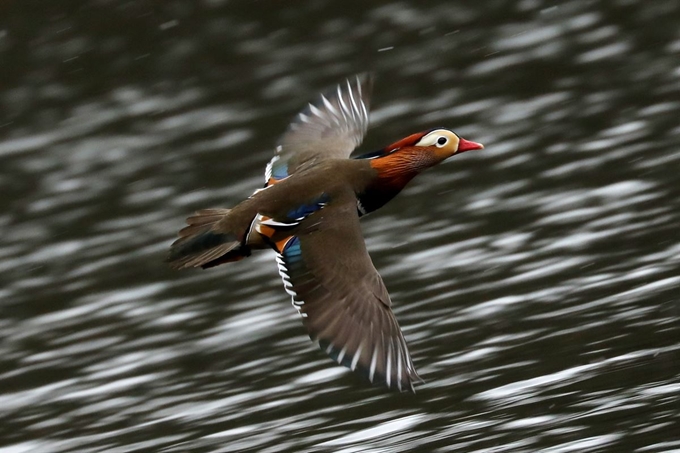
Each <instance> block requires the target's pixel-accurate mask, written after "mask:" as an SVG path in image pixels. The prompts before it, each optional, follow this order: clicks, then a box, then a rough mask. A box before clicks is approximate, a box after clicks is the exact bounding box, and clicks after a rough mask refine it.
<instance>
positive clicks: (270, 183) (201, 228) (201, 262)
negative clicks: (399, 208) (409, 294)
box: [168, 76, 483, 392]
mask: <svg viewBox="0 0 680 453" xmlns="http://www.w3.org/2000/svg"><path fill="white" fill-rule="evenodd" d="M370 88H371V78H370V77H368V76H356V77H354V78H352V79H351V80H350V79H348V80H346V81H345V82H344V83H341V84H340V85H338V86H337V87H336V88H334V89H333V90H330V91H328V92H326V93H323V94H322V95H320V96H319V97H318V98H317V99H316V100H315V101H314V102H311V103H310V104H309V105H308V106H307V107H306V108H305V109H304V110H303V111H302V112H301V113H299V114H298V115H297V116H296V117H295V118H294V120H293V121H292V123H291V124H290V125H289V127H288V129H287V130H286V131H285V133H284V134H283V136H282V137H281V139H280V141H279V144H278V146H277V147H276V154H275V155H274V157H273V158H272V159H271V161H270V162H269V164H268V165H267V168H266V172H265V184H264V187H263V188H260V189H257V190H256V191H255V193H253V195H252V196H251V197H250V198H248V199H246V200H245V201H242V202H241V203H239V204H238V205H236V206H235V207H234V208H232V209H204V210H200V211H198V212H196V213H195V214H194V215H193V216H191V217H189V218H188V219H187V224H188V226H186V227H185V228H183V229H182V230H180V231H179V238H178V239H177V240H176V241H175V242H174V243H173V244H172V246H171V249H170V255H169V259H168V261H169V263H170V266H171V267H173V268H175V269H185V268H194V267H201V268H204V269H205V268H210V267H213V266H217V265H219V264H222V263H227V262H232V261H238V260H240V259H242V258H245V257H247V256H249V255H250V254H251V251H252V250H257V249H266V248H272V249H274V251H275V252H276V261H277V263H278V268H279V272H280V274H281V277H282V279H283V286H284V289H285V290H286V292H288V294H290V295H291V296H292V299H293V306H294V307H295V308H296V309H297V310H298V312H299V313H300V315H301V316H302V321H303V323H304V325H305V327H306V328H307V331H308V332H309V336H310V337H311V338H312V340H314V341H317V342H318V344H319V346H320V347H321V349H322V350H324V351H325V352H326V353H327V354H328V355H330V357H331V358H333V359H334V360H335V361H336V362H338V363H339V364H341V365H344V366H346V367H348V368H350V369H351V370H353V371H356V372H359V373H360V374H363V375H364V376H365V377H367V378H368V380H369V381H371V382H372V383H374V384H382V385H385V386H387V387H388V388H391V389H394V388H396V389H398V390H399V391H404V390H410V391H412V392H413V391H414V388H413V385H414V383H416V382H422V380H421V379H420V377H419V376H418V373H417V372H416V370H415V367H414V365H413V361H412V360H411V356H410V354H409V351H408V347H407V346H406V340H405V339H404V335H403V334H402V332H401V329H400V328H399V324H398V323H397V320H396V318H395V316H394V313H393V312H392V309H391V305H392V302H391V300H390V296H389V294H388V292H387V289H386V288H385V284H384V283H383V280H382V278H381V277H380V275H379V274H378V271H377V270H376V269H375V267H374V266H373V263H372V262H371V258H370V256H369V255H368V252H367V251H366V246H365V244H364V239H363V237H362V234H361V229H360V226H359V218H360V217H362V216H364V215H366V214H369V213H371V212H373V211H375V210H377V209H378V208H380V207H382V206H383V205H385V203H387V202H388V201H389V200H391V199H392V198H393V197H394V196H395V195H397V194H398V193H399V192H400V191H401V190H402V189H403V188H404V186H406V184H407V183H408V182H409V181H410V180H411V179H412V178H413V177H414V176H416V175H417V174H418V173H420V172H421V171H423V170H425V169H427V168H429V167H433V166H435V165H437V164H439V163H440V162H442V161H443V160H445V159H447V158H449V157H451V156H453V155H454V154H460V153H462V152H465V151H469V150H474V149H482V148H483V146H482V145H481V144H479V143H475V142H471V141H468V140H465V139H463V138H461V137H459V136H458V135H456V134H455V133H454V132H453V131H451V130H449V129H446V128H435V129H430V130H427V131H424V132H419V133H416V134H413V135H409V136H408V137H406V138H403V139H401V140H399V141H397V142H395V143H393V144H391V145H389V146H387V147H385V148H383V149H381V150H379V151H375V152H371V153H368V154H364V155H359V156H356V157H353V158H351V157H350V154H351V153H352V152H353V151H354V150H355V148H357V146H359V144H360V143H361V142H362V140H363V137H364V134H365V133H366V130H367V128H368V112H369V98H370Z"/></svg>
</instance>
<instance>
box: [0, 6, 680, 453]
mask: <svg viewBox="0 0 680 453" xmlns="http://www.w3.org/2000/svg"><path fill="white" fill-rule="evenodd" d="M367 4H368V5H369V6H366V5H367ZM678 23H680V3H678V2H677V1H675V0H655V1H653V2H652V1H644V0H618V1H611V2H603V1H580V2H552V1H547V0H545V1H543V0H521V1H514V0H512V1H510V0H490V1H487V2H476V3H475V4H472V3H469V2H462V1H460V2H453V1H450V0H438V1H436V0H435V1H396V2H364V3H363V4H360V3H358V2H357V3H356V4H355V3H352V2H333V1H327V0H309V1H289V2H282V1H281V2H276V1H269V0H261V1H229V0H200V1H178V0H170V1H164V2H157V1H152V0H139V1H122V0H89V1H87V0H86V1H69V0H50V1H46V0H45V1H18V0H16V1H12V0H6V1H3V2H2V3H1V4H0V194H1V196H0V231H2V234H1V235H0V310H1V313H2V314H1V316H0V447H1V448H0V452H3V453H5V452H6V453H9V452H11V453H21V452H74V451H91V452H98V451H121V452H122V451H126V452H142V451H163V452H201V451H206V452H207V451H216V452H219V451H224V452H233V451H241V452H248V451H261V452H301V451H314V452H322V451H341V452H398V451H404V452H411V451H437V452H445V451H469V452H473V451H474V452H491V451H493V452H535V451H538V450H541V451H548V452H571V451H588V452H599V451H616V452H620V451H635V452H662V451H671V450H674V451H678V449H680V435H678V433H679V432H680V382H679V381H680V377H679V376H680V322H679V321H678V318H679V317H680V272H679V270H680V241H679V239H680V234H679V233H678V224H679V223H680V176H679V169H680V168H679V166H680V121H679V118H680V28H679V27H678ZM366 70H372V71H374V72H375V73H376V84H375V89H374V96H373V111H372V115H371V119H372V126H371V129H370V130H369V134H368V137H367V139H366V141H365V142H364V146H363V147H362V150H365V151H369V150H372V149H377V148H380V147H382V146H385V145H386V144H388V143H391V142H393V141H395V140H397V139H399V138H401V137H403V136H406V135H408V134H411V133H413V132H417V131H419V130H423V129H427V128H430V127H434V126H446V127H451V128H453V129H454V130H455V131H456V132H458V133H459V134H460V135H462V136H464V137H466V138H468V139H470V140H474V141H479V142H482V143H484V144H485V145H486V149H485V150H483V151H481V152H474V153H473V152H471V153H466V154H464V155H462V156H457V157H455V158H454V159H451V160H450V161H448V162H446V163H445V164H443V165H440V166H439V167H437V168H435V169H433V170H431V171H429V172H427V173H425V174H423V175H421V176H420V177H419V178H417V179H416V180H415V181H414V182H412V183H411V185H410V186H409V187H408V188H407V189H406V190H405V191H404V192H403V193H402V194H401V195H400V196H399V197H398V198H397V199H395V200H394V201H392V202H391V203H390V204H388V205H387V206H386V207H385V208H383V209H382V210H381V212H378V213H376V214H374V215H371V216H369V217H368V218H366V219H365V220H364V221H363V227H364V234H365V237H366V242H367V246H368V248H369V250H370V252H371V255H372V257H373V260H374V262H375V265H376V267H377V268H378V270H379V271H380V272H381V274H382V275H383V278H384V280H385V283H386V285H387V287H388V288H389V290H390V292H391V295H392V299H393V302H394V311H395V312H396V315H397V318H398V319H399V321H400V324H401V326H402V328H403V330H404V333H405V335H406V338H407V340H408V341H409V344H410V350H411V353H412V356H413V359H414V361H415V364H416V366H417V368H418V370H419V372H420V374H421V375H422V376H423V377H424V378H425V380H426V381H427V382H426V384H424V385H422V386H420V387H418V389H417V390H418V393H417V394H416V395H409V394H401V395H400V394H395V393H386V392H385V391H383V390H381V389H375V388H372V387H370V386H369V385H366V384H365V383H364V382H362V381H361V380H359V379H358V378H357V377H356V376H354V375H353V374H352V373H350V372H348V371H346V370H345V369H344V368H341V367H338V366H335V365H334V364H333V363H332V362H331V361H330V360H329V359H328V358H327V357H326V356H325V354H323V352H321V351H320V350H318V349H317V348H316V346H315V345H314V344H312V343H311V342H310V341H309V338H308V337H307V335H306V333H305V330H304V328H303V327H302V325H301V322H300V320H299V317H298V315H297V313H296V311H295V310H294V309H293V308H292V307H291V305H290V300H289V297H288V296H287V294H286V293H285V292H284V291H283V289H282V285H281V282H280V278H279V276H278V273H277V269H276V265H275V263H274V260H273V254H272V253H269V252H267V253H260V254H258V255H256V256H254V257H252V258H251V259H249V260H246V261H243V262H240V263H235V264H230V265H225V266H222V267H219V268H215V269H212V270H210V271H187V272H173V271H170V270H169V269H168V268H167V266H166V265H165V263H164V262H163V260H164V258H165V254H166V251H167V249H168V246H169V244H170V243H171V242H172V241H173V239H174V237H175V234H176V231H177V230H178V229H179V228H180V227H181V226H182V225H183V223H184V218H185V217H186V216H187V215H188V214H190V213H191V212H193V211H194V210H195V209H199V208H205V207H230V206H233V205H234V204H236V203H237V202H239V201H240V200H241V199H243V198H245V197H247V196H248V195H249V194H250V193H251V192H252V191H253V190H254V189H255V188H257V187H260V186H261V184H262V180H263V171H264V166H265V164H266V162H267V161H268V160H269V158H270V157H271V155H272V153H273V145H274V143H275V141H276V139H277V137H278V135H279V134H280V133H281V132H282V131H283V130H284V128H285V127H286V125H287V123H288V121H289V120H290V119H291V117H292V116H293V115H294V114H295V113H296V112H297V111H298V110H299V109H301V108H302V107H303V106H304V104H305V103H306V102H307V101H308V100H310V99H311V98H313V97H314V96H315V95H316V93H317V92H318V91H320V90H322V89H324V88H326V87H328V86H331V85H334V84H336V83H337V82H339V81H341V80H342V79H343V78H344V77H345V76H347V75H351V74H353V73H356V72H362V71H366Z"/></svg>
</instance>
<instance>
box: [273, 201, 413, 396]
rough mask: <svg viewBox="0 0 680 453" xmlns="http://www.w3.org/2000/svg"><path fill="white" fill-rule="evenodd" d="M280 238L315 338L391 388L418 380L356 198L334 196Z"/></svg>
mask: <svg viewBox="0 0 680 453" xmlns="http://www.w3.org/2000/svg"><path fill="white" fill-rule="evenodd" d="M293 234H294V235H293V236H290V238H288V239H287V240H286V241H279V242H278V244H277V245H278V248H279V251H280V254H279V255H278V256H277V261H278V263H279V271H280V273H281V276H282V278H283V284H284V287H285V289H286V291H287V292H288V293H289V294H291V296H292V297H293V305H294V306H295V307H296V308H297V309H298V310H299V312H300V314H301V315H302V319H303V322H304V325H305V327H306V328H307V330H308V331H309V335H310V337H311V338H312V340H315V341H318V342H319V345H320V347H321V348H322V349H323V350H324V351H325V352H326V353H327V354H329V355H330V356H331V358H333V359H334V360H336V361H337V362H338V363H340V364H342V365H344V366H346V367H348V368H350V369H351V370H353V371H357V372H359V373H361V374H363V375H364V376H366V377H367V378H368V379H369V380H370V381H371V382H374V383H384V384H385V385H387V387H389V388H397V389H399V390H400V391H403V390H411V391H413V383H414V382H416V381H420V380H421V379H420V378H419V376H418V374H417V373H416V370H415V367H414V365H413V362H412V361H411V357H410V355H409V352H408V348H407V346H406V340H405V339H404V335H403V334H402V332H401V329H400V328H399V324H398V323H397V320H396V318H395V317H394V313H392V310H391V308H390V306H391V301H390V297H389V294H388V293H387V289H386V288H385V285H384V283H383V281H382V278H380V275H379V274H378V272H377V271H376V269H375V267H374V266H373V263H372V262H371V258H370V256H369V255H368V252H367V251H366V246H365V245H364V240H363V237H362V235H361V229H360V227H359V217H358V214H357V209H356V204H355V203H353V202H344V203H343V204H341V205H340V206H334V205H333V202H331V203H329V204H328V205H327V206H323V207H322V208H321V209H320V210H319V211H317V212H315V213H314V214H312V215H310V216H308V217H307V218H305V219H304V220H303V221H302V222H301V223H300V225H299V227H297V228H295V230H294V231H293Z"/></svg>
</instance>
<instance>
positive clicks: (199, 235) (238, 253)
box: [167, 209, 250, 269]
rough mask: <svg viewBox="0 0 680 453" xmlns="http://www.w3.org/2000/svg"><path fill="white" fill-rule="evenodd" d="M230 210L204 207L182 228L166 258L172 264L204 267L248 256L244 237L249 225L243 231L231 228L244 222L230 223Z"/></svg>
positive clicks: (174, 267) (173, 265)
mask: <svg viewBox="0 0 680 453" xmlns="http://www.w3.org/2000/svg"><path fill="white" fill-rule="evenodd" d="M230 213H232V210H231V209H202V210H200V211H197V212H196V213H195V214H194V215H192V216H191V217H189V218H187V224H188V225H187V226H186V227H184V228H182V229H181V230H180V231H179V238H178V239H177V240H176V241H175V242H173V243H172V245H171V246H170V253H169V256H168V259H167V261H168V263H169V265H170V267H171V268H173V269H186V268H190V267H202V268H204V269H205V268H208V267H213V266H217V265H219V264H222V263H228V262H231V261H238V260H240V259H243V258H245V257H246V256H249V255H250V247H248V246H247V245H245V244H244V238H245V235H246V234H247V230H248V228H249V226H250V225H249V224H247V225H243V231H238V230H240V228H229V227H228V226H230V225H233V226H235V227H237V226H240V225H239V224H240V223H242V222H239V221H235V222H230V220H232V219H231V218H230V217H232V216H230ZM234 217H241V216H234ZM234 220H238V219H234ZM225 227H226V228H225ZM234 230H235V231H234Z"/></svg>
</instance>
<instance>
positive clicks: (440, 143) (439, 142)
mask: <svg viewBox="0 0 680 453" xmlns="http://www.w3.org/2000/svg"><path fill="white" fill-rule="evenodd" d="M448 141H449V139H447V138H446V137H439V138H438V139H437V146H439V147H440V148H441V147H442V146H444V145H446V143H447V142H448Z"/></svg>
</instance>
